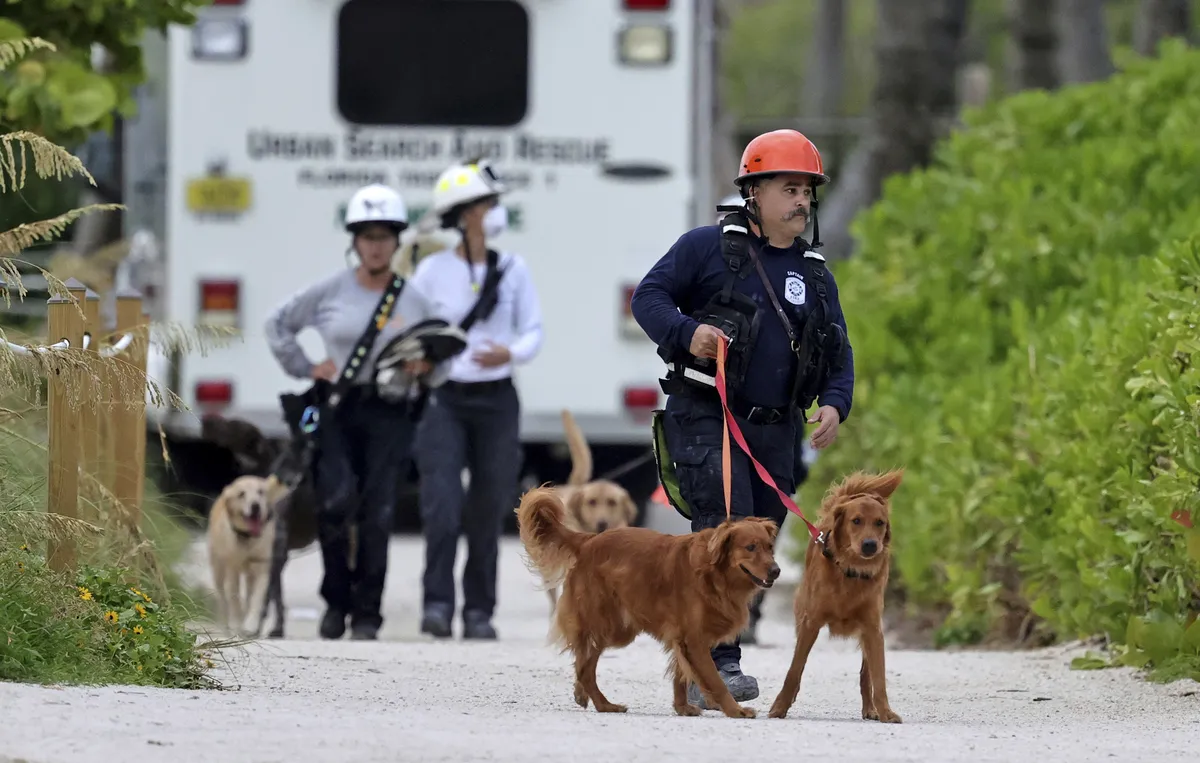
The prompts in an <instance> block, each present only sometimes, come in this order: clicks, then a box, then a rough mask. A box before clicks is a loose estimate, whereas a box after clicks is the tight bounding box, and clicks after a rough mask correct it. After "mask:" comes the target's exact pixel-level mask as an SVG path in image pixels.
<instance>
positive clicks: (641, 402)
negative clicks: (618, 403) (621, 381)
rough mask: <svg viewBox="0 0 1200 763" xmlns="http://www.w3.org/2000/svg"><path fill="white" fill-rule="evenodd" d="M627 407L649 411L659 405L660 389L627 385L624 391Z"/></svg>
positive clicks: (632, 410)
mask: <svg viewBox="0 0 1200 763" xmlns="http://www.w3.org/2000/svg"><path fill="white" fill-rule="evenodd" d="M623 397H624V399H625V409H626V410H628V411H631V412H635V413H649V412H650V411H652V410H654V409H655V408H657V407H658V390H657V389H656V388H654V387H626V388H625V389H624V391H623Z"/></svg>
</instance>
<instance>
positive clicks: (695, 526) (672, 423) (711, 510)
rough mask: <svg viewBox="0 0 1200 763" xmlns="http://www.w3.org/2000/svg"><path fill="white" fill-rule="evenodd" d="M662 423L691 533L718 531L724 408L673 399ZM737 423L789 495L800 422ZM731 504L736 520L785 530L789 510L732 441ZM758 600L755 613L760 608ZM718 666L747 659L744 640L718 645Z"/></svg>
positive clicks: (702, 399) (715, 403) (722, 518)
mask: <svg viewBox="0 0 1200 763" xmlns="http://www.w3.org/2000/svg"><path fill="white" fill-rule="evenodd" d="M664 408H665V411H666V416H665V417H664V420H663V425H664V431H665V434H666V439H667V449H668V451H669V452H670V454H671V460H672V461H674V462H675V473H676V476H677V477H678V478H679V490H680V493H682V495H683V499H684V500H685V501H687V503H688V505H689V506H691V509H692V532H699V531H701V530H704V529H706V528H709V527H716V526H717V525H719V524H721V522H723V521H725V490H724V484H723V480H722V478H721V434H722V419H721V403H720V401H719V400H716V399H715V398H712V399H710V398H707V397H700V396H697V395H690V394H686V395H671V396H669V397H668V398H667V403H666V406H665V407H664ZM737 423H738V426H739V428H740V429H741V430H742V434H743V435H744V436H745V438H746V444H747V445H749V446H750V452H751V453H753V454H754V457H755V458H757V459H758V461H759V463H761V464H762V465H763V467H764V468H765V469H766V470H767V473H768V474H770V475H771V478H772V479H773V480H775V484H776V485H778V486H779V489H780V490H782V491H783V492H784V493H787V494H789V495H790V494H791V493H792V492H793V491H794V489H795V482H794V472H795V465H796V460H795V457H794V454H795V448H796V443H797V439H796V423H795V420H794V418H793V417H791V416H787V417H785V418H784V419H783V420H782V421H780V422H778V423H775V424H751V423H749V422H747V421H746V420H745V419H743V418H741V417H740V416H739V417H737ZM729 446H730V475H731V481H730V482H731V485H730V488H731V489H730V503H731V508H732V511H731V513H732V515H733V517H734V518H735V519H737V518H740V517H747V516H755V517H763V518H766V519H773V520H775V523H776V524H778V525H779V527H780V529H781V530H782V528H783V520H784V519H785V518H786V517H787V514H788V510H787V508H786V507H784V505H783V503H782V502H781V501H780V500H779V496H778V495H776V494H775V491H774V490H772V489H771V488H770V487H769V486H768V485H767V484H766V483H764V482H763V481H762V480H761V479H759V477H758V473H757V472H755V471H754V466H753V465H752V464H751V463H750V459H749V458H748V457H747V456H746V454H745V453H744V452H743V451H742V449H741V448H739V447H738V445H737V443H735V442H734V441H733V439H732V438H730V441H729ZM761 604H762V599H761V597H755V601H754V602H753V603H752V604H751V608H752V609H759V608H760V607H761ZM712 657H713V662H715V663H716V664H717V666H718V667H720V666H722V665H725V664H728V663H730V662H740V661H741V658H742V649H741V639H740V638H739V639H735V640H734V642H733V643H732V644H719V645H717V646H716V647H715V648H714V649H713V650H712Z"/></svg>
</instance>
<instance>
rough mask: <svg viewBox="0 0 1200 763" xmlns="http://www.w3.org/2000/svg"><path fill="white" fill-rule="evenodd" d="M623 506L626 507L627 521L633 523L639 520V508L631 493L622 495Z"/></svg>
mask: <svg viewBox="0 0 1200 763" xmlns="http://www.w3.org/2000/svg"><path fill="white" fill-rule="evenodd" d="M621 507H622V508H624V509H625V522H626V523H627V524H629V525H633V523H634V522H636V521H637V514H638V508H637V504H636V503H634V502H633V499H632V498H630V497H629V494H625V495H623V496H621Z"/></svg>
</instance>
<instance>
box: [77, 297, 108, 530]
mask: <svg viewBox="0 0 1200 763" xmlns="http://www.w3.org/2000/svg"><path fill="white" fill-rule="evenodd" d="M83 330H84V332H85V333H87V334H88V335H90V340H89V344H88V348H87V352H88V361H89V362H88V373H87V378H86V379H85V381H84V386H83V394H84V395H85V396H86V397H85V398H84V406H83V409H82V410H81V411H80V412H79V460H80V468H81V469H82V471H83V473H84V474H85V475H87V476H88V477H90V479H89V480H88V481H87V483H86V488H85V489H84V490H82V491H80V492H81V493H82V495H83V497H84V498H86V499H87V500H85V501H84V502H83V503H82V505H81V506H80V509H79V516H80V518H81V519H84V520H86V521H88V522H91V523H92V524H98V523H99V521H100V511H99V502H100V501H101V500H102V494H101V491H100V490H98V489H97V488H98V485H102V484H103V482H102V481H101V480H100V410H99V406H100V404H101V401H102V400H103V398H104V388H103V387H102V386H101V385H100V376H99V373H100V363H99V360H100V337H101V335H102V334H103V333H104V331H103V327H102V326H101V324H100V295H99V294H97V293H96V292H94V291H92V290H91V289H88V290H87V292H86V294H85V296H84V302H83Z"/></svg>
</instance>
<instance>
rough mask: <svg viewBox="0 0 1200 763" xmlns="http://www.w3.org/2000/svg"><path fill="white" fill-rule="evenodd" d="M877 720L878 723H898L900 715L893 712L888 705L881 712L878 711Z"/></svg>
mask: <svg viewBox="0 0 1200 763" xmlns="http://www.w3.org/2000/svg"><path fill="white" fill-rule="evenodd" d="M878 720H879V722H880V723H900V722H901V721H900V716H898V715H896V714H895V713H894V712H892V709H891V708H890V707H889V708H887V709H885V710H883V711H882V712H881V713H879V719H878Z"/></svg>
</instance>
